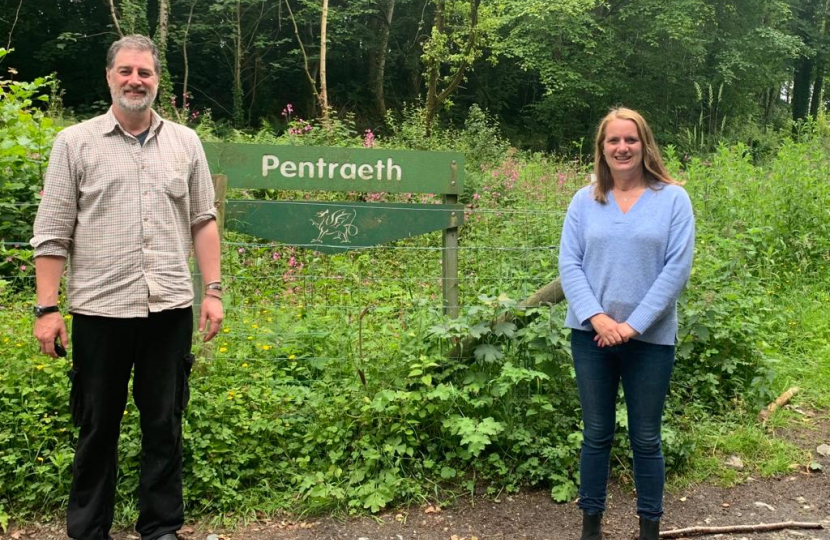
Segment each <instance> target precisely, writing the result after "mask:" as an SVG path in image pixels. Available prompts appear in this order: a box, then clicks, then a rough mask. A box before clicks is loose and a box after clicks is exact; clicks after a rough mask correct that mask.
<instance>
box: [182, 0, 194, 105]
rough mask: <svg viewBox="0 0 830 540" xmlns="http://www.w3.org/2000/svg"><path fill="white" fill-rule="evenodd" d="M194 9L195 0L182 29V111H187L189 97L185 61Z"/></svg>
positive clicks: (187, 71)
mask: <svg viewBox="0 0 830 540" xmlns="http://www.w3.org/2000/svg"><path fill="white" fill-rule="evenodd" d="M195 7H196V0H193V3H192V4H190V14H188V16H187V25H186V26H185V27H184V36H183V37H182V56H183V57H184V75H183V76H182V109H185V110H187V108H188V104H189V101H190V97H189V96H188V95H187V77H188V75H189V74H190V65H189V64H188V60H187V35H188V34H189V33H190V24H191V23H192V22H193V9H194V8H195Z"/></svg>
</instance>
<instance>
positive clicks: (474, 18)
mask: <svg viewBox="0 0 830 540" xmlns="http://www.w3.org/2000/svg"><path fill="white" fill-rule="evenodd" d="M479 4H481V0H470V35H469V37H468V39H467V46H466V49H465V50H464V53H463V54H464V57H463V58H462V60H461V63H460V64H459V66H458V68H457V69H456V71H455V74H454V75H453V77H452V79H450V82H449V83H447V87H446V88H444V90H442V91H441V93H440V94H439V93H438V71H439V67H438V63H439V62H438V59H437V58H435V56H434V55H433V56H432V57H431V58H430V64H431V65H430V70H429V88H428V89H427V113H426V136H427V137H429V136H430V135H431V134H432V123H433V122H434V121H435V115H436V114H437V113H438V107H440V106H441V104H442V103H444V101H446V100H447V98H448V97H449V96H450V94H452V93H453V92H455V89H456V88H458V86H459V85H460V84H461V81H463V80H464V73H465V72H466V71H467V67H468V66H469V64H470V57H471V55H472V54H473V51H474V50H475V47H476V30H477V26H478V6H479ZM443 9H444V0H439V1H438V5H437V7H436V10H435V30H437V31H438V33H439V34H440V33H441V32H443V30H444V14H443Z"/></svg>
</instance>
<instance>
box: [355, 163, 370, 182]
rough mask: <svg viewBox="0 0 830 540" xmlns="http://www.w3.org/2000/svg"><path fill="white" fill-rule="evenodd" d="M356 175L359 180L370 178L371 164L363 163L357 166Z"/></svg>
mask: <svg viewBox="0 0 830 540" xmlns="http://www.w3.org/2000/svg"><path fill="white" fill-rule="evenodd" d="M357 175H358V176H360V179H361V180H371V179H372V166H371V165H369V164H368V163H364V164H363V165H361V166H360V167H358V168H357Z"/></svg>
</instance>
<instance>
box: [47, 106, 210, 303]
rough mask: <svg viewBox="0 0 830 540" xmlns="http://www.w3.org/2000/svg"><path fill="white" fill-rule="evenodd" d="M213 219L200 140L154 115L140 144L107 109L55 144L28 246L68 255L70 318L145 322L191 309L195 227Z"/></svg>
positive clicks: (66, 130) (207, 178) (66, 134)
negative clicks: (167, 312) (164, 313)
mask: <svg viewBox="0 0 830 540" xmlns="http://www.w3.org/2000/svg"><path fill="white" fill-rule="evenodd" d="M215 218H216V209H215V207H214V192H213V185H212V183H211V179H210V171H209V170H208V166H207V160H206V158H205V153H204V150H203V149H202V145H201V143H200V142H199V138H198V136H197V135H196V133H195V132H194V131H193V130H191V129H189V128H186V127H184V126H180V125H178V124H175V123H173V122H169V121H166V120H163V119H162V118H161V117H160V116H158V115H157V114H156V113H155V112H154V111H153V113H152V123H151V125H150V132H149V134H148V136H147V139H146V141H145V143H144V145H143V146H141V145H140V144H139V143H138V141H137V140H136V138H135V137H133V136H132V135H130V134H129V133H127V132H126V131H125V130H124V129H123V128H122V127H121V126H120V124H119V123H118V120H116V118H115V116H114V115H113V113H112V110H111V109H110V111H108V112H107V113H106V114H104V115H101V116H98V117H96V118H93V119H91V120H88V121H86V122H83V123H81V124H77V125H74V126H71V127H69V128H67V129H65V130H63V131H62V132H60V133H59V134H58V136H57V138H56V139H55V143H54V145H53V147H52V154H51V158H50V160H49V168H48V169H47V171H46V180H45V185H44V193H43V199H42V200H41V203H40V207H39V209H38V213H37V218H36V219H35V226H34V238H32V241H31V244H32V246H33V247H34V248H35V252H34V255H35V257H40V256H43V255H55V256H59V257H67V256H68V258H69V280H68V289H69V290H68V296H69V311H71V312H73V313H80V314H84V315H98V316H104V317H119V318H126V317H146V316H147V315H148V314H149V313H150V312H158V311H163V310H167V309H176V308H183V307H188V306H190V305H192V303H193V286H192V284H191V279H190V270H189V266H188V258H189V256H190V250H191V246H192V237H191V227H192V226H193V225H196V224H198V223H201V222H203V221H205V220H209V219H215Z"/></svg>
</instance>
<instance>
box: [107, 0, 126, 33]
mask: <svg viewBox="0 0 830 540" xmlns="http://www.w3.org/2000/svg"><path fill="white" fill-rule="evenodd" d="M108 1H109V5H110V16H111V17H112V23H113V24H114V25H115V31H116V32H118V35H119V36H121V37H124V32H122V31H121V25H120V24H118V15H117V14H116V13H115V0H108Z"/></svg>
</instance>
